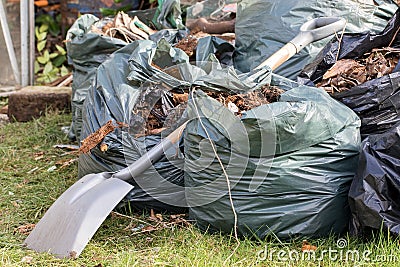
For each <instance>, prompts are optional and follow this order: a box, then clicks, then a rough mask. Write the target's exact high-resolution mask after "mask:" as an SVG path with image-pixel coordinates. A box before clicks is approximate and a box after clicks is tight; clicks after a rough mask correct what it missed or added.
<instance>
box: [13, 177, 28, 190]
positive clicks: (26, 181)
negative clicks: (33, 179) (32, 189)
mask: <svg viewBox="0 0 400 267" xmlns="http://www.w3.org/2000/svg"><path fill="white" fill-rule="evenodd" d="M27 183H29V180H28V179H24V180H23V181H22V182H21V183H19V184H17V185H16V187H17V188H22V187H24V186H25V185H26V184H27Z"/></svg>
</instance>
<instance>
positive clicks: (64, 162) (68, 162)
mask: <svg viewBox="0 0 400 267" xmlns="http://www.w3.org/2000/svg"><path fill="white" fill-rule="evenodd" d="M76 161H78V159H77V158H74V159H69V160H59V161H57V162H56V165H61V167H60V169H62V168H65V167H68V166H70V165H71V164H73V163H74V162H76Z"/></svg>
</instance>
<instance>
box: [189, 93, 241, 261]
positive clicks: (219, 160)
mask: <svg viewBox="0 0 400 267" xmlns="http://www.w3.org/2000/svg"><path fill="white" fill-rule="evenodd" d="M193 91H194V90H191V94H192V99H193V104H194V107H195V109H196V114H197V117H198V119H199V122H200V125H201V127H202V128H203V130H204V132H205V133H206V135H207V138H208V140H209V141H210V144H211V147H212V149H213V151H214V154H215V157H216V158H217V160H218V162H219V165H220V166H221V169H222V172H223V173H224V175H225V178H226V184H227V185H228V195H229V201H230V204H231V208H232V212H233V216H234V226H233V227H234V235H235V239H236V242H237V243H238V245H240V241H239V238H238V233H237V224H238V217H237V213H236V210H235V206H234V204H233V198H232V192H231V182H230V180H229V176H228V174H227V173H226V170H225V167H224V164H223V163H222V161H221V158H220V157H219V156H218V152H217V149H216V148H215V145H214V143H213V141H212V140H211V137H210V135H209V134H208V131H207V129H206V127H205V126H204V124H203V122H202V120H201V117H200V113H199V109H198V108H197V104H196V101H195V99H194V94H193ZM236 249H237V248H236ZM236 249H235V250H234V251H233V253H234V252H235V251H236ZM233 253H232V254H231V255H230V256H229V257H228V258H227V259H226V260H228V259H229V258H230V257H231V256H232V255H233Z"/></svg>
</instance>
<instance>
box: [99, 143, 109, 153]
mask: <svg viewBox="0 0 400 267" xmlns="http://www.w3.org/2000/svg"><path fill="white" fill-rule="evenodd" d="M107 150H108V145H107V144H106V143H101V145H100V151H101V152H106V151H107Z"/></svg>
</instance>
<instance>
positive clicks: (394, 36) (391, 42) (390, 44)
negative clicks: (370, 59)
mask: <svg viewBox="0 0 400 267" xmlns="http://www.w3.org/2000/svg"><path fill="white" fill-rule="evenodd" d="M399 30H400V27H399V28H397V31H396V33H395V34H394V35H393V38H392V40H391V41H390V43H389V45H388V46H392V44H393V42H394V39H396V36H397V34H398V33H399Z"/></svg>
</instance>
